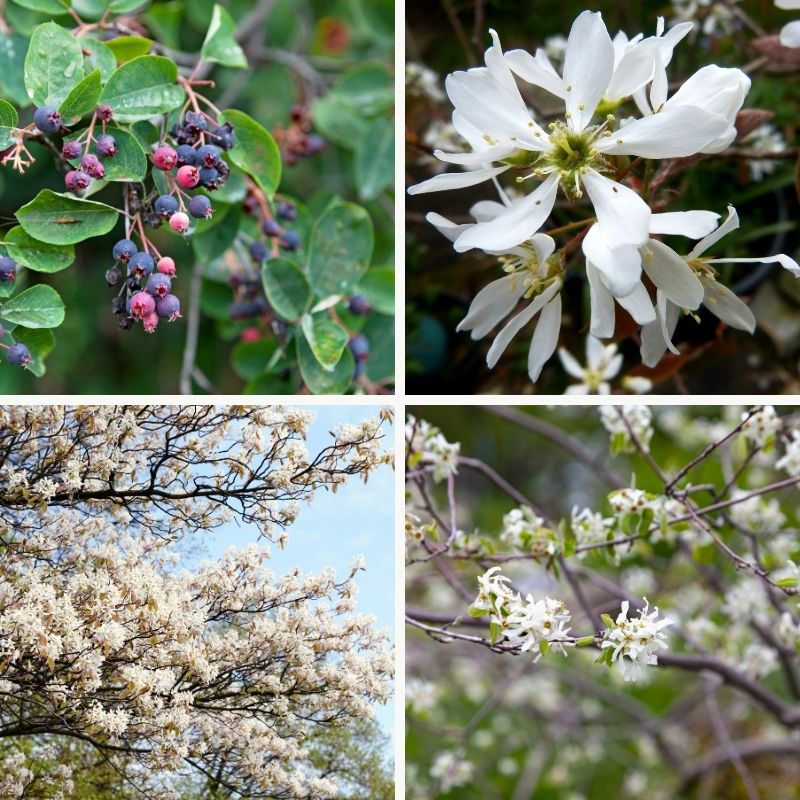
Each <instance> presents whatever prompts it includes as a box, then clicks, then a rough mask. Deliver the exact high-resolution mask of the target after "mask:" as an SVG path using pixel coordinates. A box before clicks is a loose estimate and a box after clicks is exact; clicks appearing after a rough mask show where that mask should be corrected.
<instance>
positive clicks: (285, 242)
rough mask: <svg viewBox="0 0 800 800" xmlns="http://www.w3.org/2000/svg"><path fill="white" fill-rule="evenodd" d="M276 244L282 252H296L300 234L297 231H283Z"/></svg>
mask: <svg viewBox="0 0 800 800" xmlns="http://www.w3.org/2000/svg"><path fill="white" fill-rule="evenodd" d="M278 244H279V245H280V246H281V247H282V248H283V249H284V250H297V249H298V248H299V247H300V234H299V233H297V231H284V232H283V236H281V238H280V239H279V241H278Z"/></svg>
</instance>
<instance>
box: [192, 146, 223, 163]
mask: <svg viewBox="0 0 800 800" xmlns="http://www.w3.org/2000/svg"><path fill="white" fill-rule="evenodd" d="M221 152H222V151H221V150H220V149H219V147H216V146H215V145H213V144H205V145H203V146H202V147H201V148H199V149H198V151H197V164H198V166H201V167H216V166H217V164H218V163H219V161H220V153H221Z"/></svg>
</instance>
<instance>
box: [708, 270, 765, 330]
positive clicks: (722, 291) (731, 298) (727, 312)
mask: <svg viewBox="0 0 800 800" xmlns="http://www.w3.org/2000/svg"><path fill="white" fill-rule="evenodd" d="M700 281H701V282H702V284H703V288H704V289H705V297H704V298H703V305H705V307H706V308H707V309H708V310H709V311H710V312H711V313H712V314H714V315H715V316H716V317H719V319H721V320H722V321H723V322H724V323H725V324H726V325H730V326H731V327H732V328H738V329H739V330H743V331H747V332H748V333H752V332H753V331H754V330H755V329H756V318H755V317H754V316H753V312H752V311H751V310H750V309H749V308H748V307H747V305H746V304H745V303H744V302H742V300H741V299H740V298H738V297H737V296H736V295H735V294H734V293H733V292H732V291H731V290H730V289H729V288H728V287H727V286H723V285H722V284H721V283H718V282H717V281H715V280H714V279H713V278H708V277H701V278H700Z"/></svg>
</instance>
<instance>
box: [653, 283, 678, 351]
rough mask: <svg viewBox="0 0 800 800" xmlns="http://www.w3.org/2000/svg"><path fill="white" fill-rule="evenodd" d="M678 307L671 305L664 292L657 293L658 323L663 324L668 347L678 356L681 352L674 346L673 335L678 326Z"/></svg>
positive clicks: (662, 329) (662, 327)
mask: <svg viewBox="0 0 800 800" xmlns="http://www.w3.org/2000/svg"><path fill="white" fill-rule="evenodd" d="M679 313H680V311H679V309H678V306H676V305H674V304H673V303H670V302H669V300H667V296H666V295H665V294H664V293H663V292H656V314H657V320H656V321H657V322H659V323H660V324H661V333H662V334H663V336H664V340H665V341H666V343H667V347H668V348H669V350H671V351H672V352H673V353H675V355H676V356H678V355H680V350H678V348H677V347H675V345H674V344H672V335H673V334H674V333H675V326H676V325H677V324H678V315H679Z"/></svg>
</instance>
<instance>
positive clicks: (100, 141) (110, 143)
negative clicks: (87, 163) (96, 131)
mask: <svg viewBox="0 0 800 800" xmlns="http://www.w3.org/2000/svg"><path fill="white" fill-rule="evenodd" d="M94 149H95V151H96V152H97V155H99V156H100V158H112V157H113V156H115V155H116V154H117V140H116V139H115V138H114V137H113V136H111V135H110V134H108V133H103V134H100V136H98V137H97V142H96V143H95V147H94Z"/></svg>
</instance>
